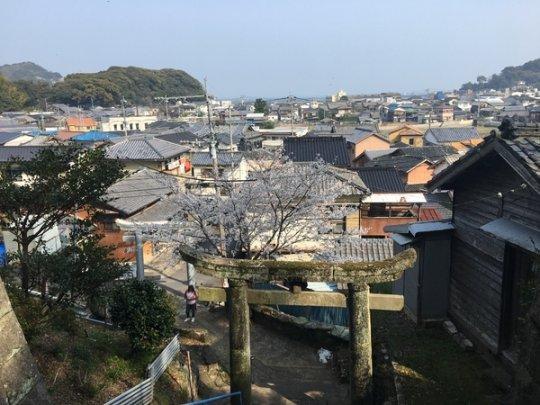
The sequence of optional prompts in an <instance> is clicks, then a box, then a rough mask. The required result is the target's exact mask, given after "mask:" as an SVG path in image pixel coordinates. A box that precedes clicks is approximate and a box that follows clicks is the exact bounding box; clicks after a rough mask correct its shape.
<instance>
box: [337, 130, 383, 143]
mask: <svg viewBox="0 0 540 405" xmlns="http://www.w3.org/2000/svg"><path fill="white" fill-rule="evenodd" d="M371 135H375V136H376V137H378V138H379V139H382V140H383V141H386V142H388V143H390V142H389V141H388V139H387V138H386V137H384V136H383V135H381V134H378V133H377V132H376V131H375V130H373V129H371V128H355V129H354V131H353V132H352V134H344V135H343V136H344V137H345V138H346V139H347V142H351V143H358V142H360V141H363V140H364V139H366V138H369V137H370V136H371Z"/></svg>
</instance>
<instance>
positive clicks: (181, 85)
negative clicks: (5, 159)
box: [0, 64, 204, 112]
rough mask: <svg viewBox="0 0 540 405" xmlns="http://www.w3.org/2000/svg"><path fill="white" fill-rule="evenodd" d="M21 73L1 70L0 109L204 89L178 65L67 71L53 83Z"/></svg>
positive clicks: (113, 101)
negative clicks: (171, 67) (173, 67)
mask: <svg viewBox="0 0 540 405" xmlns="http://www.w3.org/2000/svg"><path fill="white" fill-rule="evenodd" d="M19 65H20V64H19ZM5 66H14V65H5ZM35 66H37V65H35ZM20 77H23V76H22V75H21V74H19V73H18V74H16V75H10V76H9V77H7V76H6V78H4V77H2V76H1V73H0V89H3V90H2V92H0V93H3V94H0V112H2V111H13V110H19V109H22V108H34V107H38V108H44V104H45V100H47V102H48V103H63V104H68V105H72V106H77V105H79V106H90V105H92V104H93V105H100V106H103V107H110V106H114V105H119V104H120V103H121V100H122V97H124V98H125V99H126V100H127V103H128V104H132V105H133V104H139V105H141V104H142V105H151V104H152V103H153V102H154V97H160V96H187V95H200V94H203V93H204V90H203V87H202V85H201V83H200V82H199V81H198V80H197V79H195V78H194V77H192V76H190V75H189V74H187V73H186V72H184V71H183V70H177V69H161V70H152V69H144V68H139V67H132V66H130V67H118V66H113V67H110V68H109V69H107V70H105V71H102V72H97V73H74V74H70V75H67V76H66V77H65V78H64V80H62V81H59V82H56V83H51V82H48V81H45V80H34V79H24V80H19V79H18V78H20ZM24 77H28V76H24ZM13 78H15V79H13ZM6 79H7V80H6Z"/></svg>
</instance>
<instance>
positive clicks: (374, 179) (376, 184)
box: [357, 167, 405, 193]
mask: <svg viewBox="0 0 540 405" xmlns="http://www.w3.org/2000/svg"><path fill="white" fill-rule="evenodd" d="M357 172H358V175H359V176H360V178H361V179H362V181H363V182H364V184H365V185H366V186H367V187H368V188H369V189H370V190H371V191H372V192H374V193H385V192H388V193H400V192H403V191H405V184H404V183H403V180H402V179H401V176H400V174H399V172H398V171H397V169H395V168H394V167H361V168H359V169H357Z"/></svg>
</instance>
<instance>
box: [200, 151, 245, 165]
mask: <svg viewBox="0 0 540 405" xmlns="http://www.w3.org/2000/svg"><path fill="white" fill-rule="evenodd" d="M243 156H244V155H243V154H242V153H241V152H233V153H231V152H218V153H217V160H218V165H219V166H230V165H231V164H233V165H237V164H239V163H240V161H241V160H242V157H243ZM190 162H191V165H192V166H212V164H213V163H212V156H210V152H193V153H191V154H190Z"/></svg>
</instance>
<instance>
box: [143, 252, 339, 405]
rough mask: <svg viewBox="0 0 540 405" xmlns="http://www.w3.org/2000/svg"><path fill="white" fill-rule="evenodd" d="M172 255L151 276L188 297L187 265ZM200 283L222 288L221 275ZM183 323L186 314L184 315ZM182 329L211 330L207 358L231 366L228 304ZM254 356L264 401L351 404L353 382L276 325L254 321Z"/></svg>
mask: <svg viewBox="0 0 540 405" xmlns="http://www.w3.org/2000/svg"><path fill="white" fill-rule="evenodd" d="M167 256H168V255H167V254H166V253H164V254H162V255H160V256H158V257H157V258H155V259H154V260H153V261H152V263H150V264H147V265H146V273H147V275H153V274H156V272H157V273H159V274H161V280H160V281H158V284H160V285H162V286H163V287H164V288H166V289H167V290H168V291H170V292H173V293H175V294H178V295H180V296H182V294H183V292H184V291H185V289H186V287H187V285H186V269H185V264H184V263H180V264H177V265H175V266H171V265H170V263H171V260H170V258H169V257H167ZM196 281H197V285H215V286H219V285H220V282H219V280H217V279H213V278H211V277H207V276H204V275H201V274H198V275H197V278H196ZM180 317H181V321H182V323H183V314H180ZM182 327H189V328H199V329H200V328H203V329H206V330H207V333H208V335H207V342H209V346H208V347H207V348H206V350H205V352H206V356H205V357H206V358H207V361H209V362H211V363H213V362H217V363H219V364H220V365H221V366H222V367H223V368H225V369H228V363H229V351H228V349H229V337H228V322H227V317H226V314H225V310H224V309H223V308H219V309H217V310H212V311H210V310H209V309H208V308H207V307H205V306H203V305H201V306H199V307H198V313H197V318H196V322H195V323H194V324H192V323H191V322H189V323H185V324H184V325H182ZM251 354H252V356H253V362H252V372H253V383H254V386H253V398H254V403H258V404H266V403H268V404H270V403H272V404H290V403H295V404H304V403H318V404H343V403H347V402H348V385H347V384H342V383H340V382H339V381H338V379H337V378H336V376H335V375H334V373H333V372H332V369H331V367H330V366H329V365H324V364H321V363H320V362H319V361H318V359H317V349H316V348H314V347H313V346H310V345H308V344H307V343H304V342H302V341H301V340H296V339H291V338H290V337H287V336H285V335H283V334H280V333H278V332H276V331H274V330H272V329H271V328H270V327H267V326H265V325H261V324H259V323H252V324H251Z"/></svg>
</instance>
